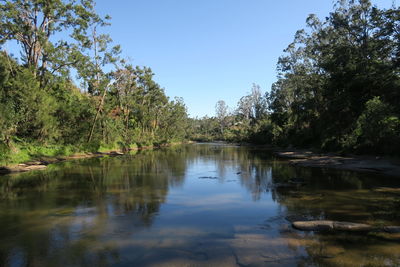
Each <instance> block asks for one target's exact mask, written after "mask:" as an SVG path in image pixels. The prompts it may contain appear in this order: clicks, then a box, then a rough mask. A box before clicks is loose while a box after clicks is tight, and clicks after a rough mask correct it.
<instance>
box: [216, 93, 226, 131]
mask: <svg viewBox="0 0 400 267" xmlns="http://www.w3.org/2000/svg"><path fill="white" fill-rule="evenodd" d="M215 114H216V117H217V120H218V122H219V127H220V131H221V135H223V134H224V129H225V127H226V124H227V121H226V118H227V116H228V106H227V105H226V103H225V101H223V100H219V101H218V102H217V104H216V105H215Z"/></svg>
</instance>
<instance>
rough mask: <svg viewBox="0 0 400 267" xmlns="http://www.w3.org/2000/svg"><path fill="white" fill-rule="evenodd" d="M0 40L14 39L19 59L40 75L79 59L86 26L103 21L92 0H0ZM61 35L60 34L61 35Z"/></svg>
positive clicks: (86, 38) (85, 41)
mask: <svg viewBox="0 0 400 267" xmlns="http://www.w3.org/2000/svg"><path fill="white" fill-rule="evenodd" d="M1 2H2V3H1V5H0V42H1V43H5V42H7V41H10V40H14V41H17V42H18V43H19V44H20V46H21V55H22V60H23V62H24V63H25V64H26V66H28V67H29V68H31V69H32V71H33V72H34V73H35V75H36V74H38V73H40V75H41V76H43V75H44V74H45V72H46V71H47V70H50V71H51V72H52V73H55V72H61V71H63V70H64V71H65V70H66V69H67V68H69V67H72V66H76V64H77V63H78V62H79V61H81V60H83V54H82V50H84V49H86V48H88V47H89V46H90V40H89V35H90V33H89V30H90V27H91V25H93V24H94V23H101V24H103V23H104V20H103V19H102V18H100V17H99V16H98V15H97V14H96V12H95V10H94V2H93V1H92V0H81V1H79V2H76V1H72V0H29V1H27V0H2V1H1ZM62 35H63V36H62Z"/></svg>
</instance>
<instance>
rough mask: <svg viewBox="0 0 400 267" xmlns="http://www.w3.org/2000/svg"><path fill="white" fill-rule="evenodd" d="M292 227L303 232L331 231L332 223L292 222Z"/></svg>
mask: <svg viewBox="0 0 400 267" xmlns="http://www.w3.org/2000/svg"><path fill="white" fill-rule="evenodd" d="M292 225H293V227H294V228H296V229H298V230H303V231H326V230H333V221H300V222H293V223H292Z"/></svg>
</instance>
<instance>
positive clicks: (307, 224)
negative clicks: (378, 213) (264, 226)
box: [292, 221, 374, 232]
mask: <svg viewBox="0 0 400 267" xmlns="http://www.w3.org/2000/svg"><path fill="white" fill-rule="evenodd" d="M292 225H293V227H294V228H296V229H298V230H303V231H327V230H337V231H349V232H360V231H361V232H363V231H372V230H374V227H372V226H371V225H368V224H362V223H351V222H337V221H297V222H293V223H292Z"/></svg>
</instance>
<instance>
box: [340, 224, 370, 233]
mask: <svg viewBox="0 0 400 267" xmlns="http://www.w3.org/2000/svg"><path fill="white" fill-rule="evenodd" d="M333 229H334V230H339V231H350V232H356V231H361V232H362V231H372V230H374V228H373V227H372V226H371V225H368V224H363V223H351V222H333Z"/></svg>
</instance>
